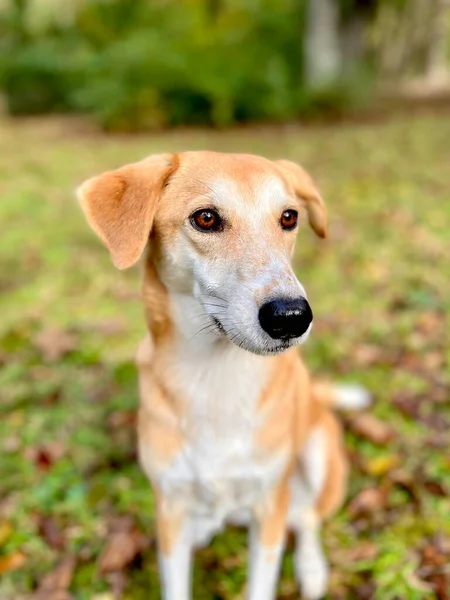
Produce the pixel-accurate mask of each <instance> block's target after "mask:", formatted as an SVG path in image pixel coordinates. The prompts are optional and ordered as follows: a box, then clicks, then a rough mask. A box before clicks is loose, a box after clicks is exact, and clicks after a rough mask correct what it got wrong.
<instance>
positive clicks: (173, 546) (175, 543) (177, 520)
mask: <svg viewBox="0 0 450 600" xmlns="http://www.w3.org/2000/svg"><path fill="white" fill-rule="evenodd" d="M156 520H157V538H158V556H159V569H160V578H161V587H162V597H163V599H164V600H190V597H191V562H192V560H191V559H192V527H191V521H190V519H189V516H188V514H187V511H186V510H185V508H184V507H183V506H182V505H180V504H179V503H177V502H173V501H171V500H170V499H169V498H167V497H165V496H162V495H160V494H157V496H156Z"/></svg>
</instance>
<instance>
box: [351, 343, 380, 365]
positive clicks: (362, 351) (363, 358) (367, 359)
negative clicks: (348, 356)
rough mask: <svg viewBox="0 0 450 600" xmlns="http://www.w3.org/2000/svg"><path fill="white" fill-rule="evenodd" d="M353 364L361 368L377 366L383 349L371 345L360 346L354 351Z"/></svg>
mask: <svg viewBox="0 0 450 600" xmlns="http://www.w3.org/2000/svg"><path fill="white" fill-rule="evenodd" d="M354 358H355V362H356V363H357V364H358V365H360V366H361V367H370V366H372V365H375V364H378V363H380V362H381V361H382V358H383V348H380V346H375V345H373V344H362V345H360V346H357V347H356V349H355V351H354Z"/></svg>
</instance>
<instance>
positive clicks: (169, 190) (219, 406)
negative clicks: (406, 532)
mask: <svg viewBox="0 0 450 600" xmlns="http://www.w3.org/2000/svg"><path fill="white" fill-rule="evenodd" d="M78 196H79V199H80V202H81V206H82V207H83V210H84V212H85V214H86V216H87V219H88V221H89V223H90V225H91V226H92V228H93V229H94V231H95V232H96V233H97V234H98V235H99V236H100V238H101V239H102V240H103V242H104V243H105V244H106V246H107V248H108V250H109V251H110V253H111V256H112V259H113V261H114V264H115V265H116V266H117V267H118V268H120V269H123V268H126V267H129V266H131V265H132V264H134V263H135V262H136V261H137V260H138V259H139V257H140V256H141V254H142V252H143V251H144V248H145V247H146V246H147V243H148V247H149V248H148V255H147V259H146V266H145V280H144V289H143V297H144V302H145V308H146V314H147V322H148V330H149V334H148V335H147V336H146V338H145V339H144V341H143V342H142V344H141V346H140V348H139V351H138V356H137V363H138V367H139V379H140V392H141V408H140V413H139V454H140V460H141V464H142V466H143V469H144V471H145V472H146V474H147V476H148V477H149V479H150V481H151V483H152V486H153V490H154V493H155V496H156V506H157V529H158V540H159V556H160V569H161V575H162V583H163V590H164V598H165V599H166V600H187V599H188V598H190V594H191V593H190V572H191V556H192V550H193V548H195V547H196V546H198V545H201V544H206V543H208V541H209V539H210V538H211V536H212V535H213V534H214V533H216V532H217V531H219V530H220V529H221V528H222V527H223V525H224V524H225V523H226V522H233V523H240V524H243V523H248V524H249V526H250V577H249V579H250V581H249V585H248V598H249V599H250V600H272V599H273V598H274V597H275V594H276V585H277V579H278V572H279V566H280V560H281V555H282V551H283V545H284V540H285V532H286V529H287V527H289V528H291V529H292V530H293V531H294V532H295V533H296V534H297V540H298V541H297V548H296V553H295V567H296V573H297V577H298V580H299V583H300V585H301V587H302V590H303V593H304V595H305V597H307V598H310V599H314V598H319V597H320V596H322V595H323V594H324V592H325V590H326V583H327V566H326V561H325V558H324V556H323V553H322V550H321V545H320V538H319V527H320V523H321V521H322V519H324V518H325V517H327V516H328V515H330V514H331V513H332V512H333V511H335V510H336V509H337V508H338V507H339V505H340V503H341V501H342V499H343V496H344V492H345V487H346V473H347V464H346V460H345V456H344V452H343V448H342V440H341V430H340V426H339V423H338V422H337V420H336V419H335V418H334V416H333V415H332V413H331V412H330V411H329V410H328V409H327V406H328V405H332V404H339V403H340V404H346V405H348V406H354V407H358V406H362V405H365V404H366V402H367V394H366V392H365V391H364V390H363V389H362V388H359V387H341V388H336V389H332V388H330V387H326V386H320V385H316V386H312V385H311V382H310V378H309V376H308V372H307V370H306V369H305V367H304V365H303V363H302V361H301V359H300V356H299V354H298V353H297V351H296V349H295V348H293V346H295V345H297V344H299V343H302V342H303V341H305V340H306V338H307V336H308V334H309V332H310V329H311V325H312V313H311V309H310V307H309V304H308V301H307V299H306V293H305V290H304V288H303V286H302V285H301V284H300V283H299V281H298V280H297V278H296V276H295V274H294V272H293V270H292V268H291V265H290V259H291V256H292V253H293V251H294V245H295V239H296V235H297V221H298V213H299V211H300V209H301V207H305V208H306V211H307V214H308V219H309V222H310V224H311V227H312V228H313V229H314V231H315V232H316V233H317V234H318V235H319V236H321V237H324V236H325V234H326V212H325V207H324V204H323V201H322V199H321V197H320V195H319V193H318V191H317V189H316V186H315V185H314V183H313V181H312V179H311V178H310V177H309V175H308V174H307V173H306V172H305V171H304V170H303V169H302V168H300V167H299V166H297V165H295V164H293V163H290V162H288V161H276V162H272V161H270V160H266V159H264V158H261V157H257V156H251V155H244V154H242V155H240V154H220V153H213V152H186V153H181V154H163V155H157V156H151V157H149V158H147V159H145V160H143V161H142V162H139V163H136V164H131V165H127V166H125V167H123V168H121V169H119V170H117V171H111V172H108V173H104V174H103V175H100V176H99V177H95V178H93V179H90V180H88V181H87V182H85V183H84V184H83V185H82V186H81V187H80V189H79V190H78Z"/></svg>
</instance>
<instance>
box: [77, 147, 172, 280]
mask: <svg viewBox="0 0 450 600" xmlns="http://www.w3.org/2000/svg"><path fill="white" fill-rule="evenodd" d="M177 166H178V160H177V156H176V155H174V154H155V155H153V156H149V157H148V158H146V159H144V160H142V161H140V162H137V163H133V164H130V165H126V166H125V167H122V168H121V169H118V170H117V171H108V172H107V173H103V174H102V175H99V176H97V177H92V179H88V180H87V181H85V182H84V183H83V184H81V186H80V187H79V188H78V189H77V192H76V194H77V198H78V200H79V202H80V204H81V207H82V209H83V211H84V214H85V215H86V218H87V220H88V223H89V225H90V226H91V227H92V229H93V230H94V231H95V233H96V234H97V235H98V236H99V237H100V239H101V240H102V241H103V243H104V244H105V246H106V247H107V248H108V250H109V252H110V254H111V257H112V260H113V262H114V264H115V266H116V267H117V268H118V269H126V268H127V267H131V265H133V264H134V263H135V262H136V261H137V260H138V259H139V257H140V256H141V254H142V252H143V251H144V248H145V245H146V243H147V240H148V236H149V234H150V231H151V228H152V223H153V219H154V216H155V213H156V208H157V205H158V199H159V197H160V195H161V192H162V189H163V187H164V185H165V183H166V182H167V179H168V178H169V176H170V175H171V174H172V173H173V172H174V171H175V170H176V168H177Z"/></svg>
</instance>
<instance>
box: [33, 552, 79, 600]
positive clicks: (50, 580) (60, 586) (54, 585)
mask: <svg viewBox="0 0 450 600" xmlns="http://www.w3.org/2000/svg"><path fill="white" fill-rule="evenodd" d="M75 566H76V559H75V557H74V556H66V557H65V558H63V559H62V561H61V562H60V563H59V564H58V565H57V566H56V567H55V568H54V569H53V571H50V573H47V575H45V576H44V577H43V578H42V580H41V582H40V584H39V587H38V589H37V592H36V594H37V595H36V599H35V600H37V597H38V595H39V594H40V595H42V600H44V598H48V597H49V596H48V595H47V596H45V595H44V594H50V593H56V592H65V591H66V590H67V589H68V588H69V586H70V584H71V583H72V579H73V574H74V572H75ZM39 600H40V596H39Z"/></svg>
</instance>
